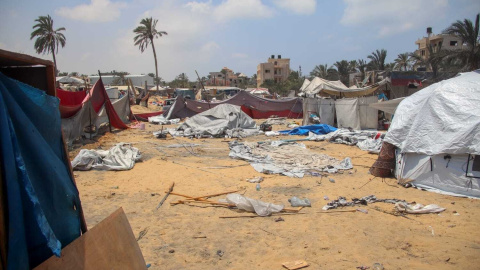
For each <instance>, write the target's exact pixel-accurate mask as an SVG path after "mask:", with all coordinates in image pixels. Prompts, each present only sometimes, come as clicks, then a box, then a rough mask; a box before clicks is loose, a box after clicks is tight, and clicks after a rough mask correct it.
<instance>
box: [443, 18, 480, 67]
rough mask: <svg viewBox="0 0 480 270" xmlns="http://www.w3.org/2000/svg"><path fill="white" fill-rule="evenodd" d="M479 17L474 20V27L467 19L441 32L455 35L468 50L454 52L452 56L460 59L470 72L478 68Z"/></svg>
mask: <svg viewBox="0 0 480 270" xmlns="http://www.w3.org/2000/svg"><path fill="white" fill-rule="evenodd" d="M479 16H480V14H477V17H476V18H475V25H474V24H473V23H472V21H470V20H469V19H465V20H463V22H462V21H456V22H454V23H452V25H450V27H448V28H447V29H445V30H444V31H443V33H445V34H449V35H455V36H458V37H460V38H461V39H462V42H463V43H465V44H466V45H467V47H468V50H456V51H454V53H453V55H454V56H456V57H458V58H460V59H461V60H462V61H463V62H464V64H465V66H466V67H468V68H469V69H470V70H475V69H478V68H479V60H480V46H479V36H478V34H479Z"/></svg>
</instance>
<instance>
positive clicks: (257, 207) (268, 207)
mask: <svg viewBox="0 0 480 270" xmlns="http://www.w3.org/2000/svg"><path fill="white" fill-rule="evenodd" d="M226 201H227V202H228V203H233V204H235V205H236V206H237V208H238V209H242V210H245V211H248V212H255V213H256V214H257V215H259V216H262V217H264V216H270V215H271V214H272V213H278V212H280V211H282V210H283V208H284V206H283V205H278V204H273V203H266V202H262V201H260V200H255V199H251V198H247V197H245V196H242V195H240V194H235V193H234V194H228V195H227V198H226Z"/></svg>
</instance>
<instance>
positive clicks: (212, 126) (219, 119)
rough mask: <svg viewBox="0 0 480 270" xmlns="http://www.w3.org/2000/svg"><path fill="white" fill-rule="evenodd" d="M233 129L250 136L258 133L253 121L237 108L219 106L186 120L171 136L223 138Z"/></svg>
mask: <svg viewBox="0 0 480 270" xmlns="http://www.w3.org/2000/svg"><path fill="white" fill-rule="evenodd" d="M234 129H242V130H244V131H245V132H248V131H249V130H250V131H252V134H253V133H258V129H257V125H256V123H255V121H253V119H252V118H250V117H249V116H248V115H247V114H245V113H244V112H243V111H242V110H241V108H240V107H239V106H235V105H230V104H221V105H219V106H216V107H214V108H213V109H210V110H208V111H205V112H203V113H199V114H197V115H195V116H193V117H192V118H189V119H187V120H186V121H185V122H184V123H183V124H182V125H180V126H179V127H178V128H177V133H173V134H172V135H174V136H175V135H176V136H179V135H184V136H195V137H201V136H204V135H208V136H213V137H220V136H224V135H225V134H226V131H227V130H234ZM178 131H183V134H179V133H178Z"/></svg>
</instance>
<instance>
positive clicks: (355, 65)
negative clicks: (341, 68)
mask: <svg viewBox="0 0 480 270" xmlns="http://www.w3.org/2000/svg"><path fill="white" fill-rule="evenodd" d="M348 70H349V71H350V72H357V71H358V62H357V60H352V61H350V62H348Z"/></svg>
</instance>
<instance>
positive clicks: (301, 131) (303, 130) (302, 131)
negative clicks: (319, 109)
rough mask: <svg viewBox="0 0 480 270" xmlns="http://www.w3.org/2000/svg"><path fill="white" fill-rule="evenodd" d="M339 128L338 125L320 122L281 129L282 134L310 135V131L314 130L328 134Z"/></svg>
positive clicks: (317, 132) (316, 132)
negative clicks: (333, 125) (290, 128)
mask: <svg viewBox="0 0 480 270" xmlns="http://www.w3.org/2000/svg"><path fill="white" fill-rule="evenodd" d="M335 130H337V128H336V127H332V126H329V125H327V124H318V125H309V126H301V127H297V128H294V129H292V130H282V131H279V132H280V133H282V134H288V135H305V136H306V135H308V132H313V133H315V134H328V133H330V132H334V131H335Z"/></svg>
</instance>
